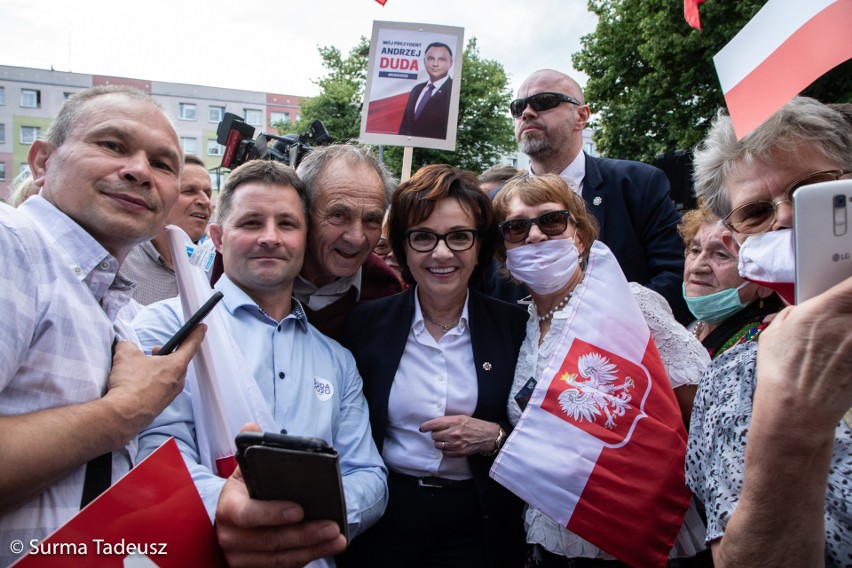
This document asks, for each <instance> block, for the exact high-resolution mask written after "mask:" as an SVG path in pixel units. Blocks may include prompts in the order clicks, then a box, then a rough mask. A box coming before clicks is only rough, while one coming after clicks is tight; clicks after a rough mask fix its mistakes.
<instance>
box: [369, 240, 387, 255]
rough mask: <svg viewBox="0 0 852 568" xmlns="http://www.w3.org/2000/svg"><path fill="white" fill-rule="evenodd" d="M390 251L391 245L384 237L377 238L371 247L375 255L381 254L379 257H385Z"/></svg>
mask: <svg viewBox="0 0 852 568" xmlns="http://www.w3.org/2000/svg"><path fill="white" fill-rule="evenodd" d="M390 251H391V245H390V243H389V242H388V241H387V239H385V238H384V237H382V238H380V239H379V242H378V243H376V246H375V248H374V249H373V252H374V253H376V254H377V255H379V256H381V257H386V256H387V255H389V254H390Z"/></svg>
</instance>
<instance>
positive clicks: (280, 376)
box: [278, 371, 284, 379]
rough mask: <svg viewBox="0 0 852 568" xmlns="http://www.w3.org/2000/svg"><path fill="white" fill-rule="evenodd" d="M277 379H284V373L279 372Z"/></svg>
mask: <svg viewBox="0 0 852 568" xmlns="http://www.w3.org/2000/svg"><path fill="white" fill-rule="evenodd" d="M278 378H279V379H283V378H284V371H279V372H278Z"/></svg>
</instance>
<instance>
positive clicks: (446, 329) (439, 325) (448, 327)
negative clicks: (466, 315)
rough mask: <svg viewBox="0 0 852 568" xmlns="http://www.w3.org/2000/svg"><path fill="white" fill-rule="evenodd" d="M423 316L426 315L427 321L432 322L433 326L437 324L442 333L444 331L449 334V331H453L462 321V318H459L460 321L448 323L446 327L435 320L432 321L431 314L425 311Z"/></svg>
mask: <svg viewBox="0 0 852 568" xmlns="http://www.w3.org/2000/svg"><path fill="white" fill-rule="evenodd" d="M423 315H424V316H426V319H427V320H429V321H431V322H432V323H433V324H435V325H437V326H438V327H440V328H441V331H442V332H443V333H447V332H448V331H450V330H451V329H453V328H454V327H456V326H457V325H458V324H459V322H460V321H461V318H459V319H457V320H456V321H454V322H453V323H448V324H446V325H444V324H442V323H440V322H437V321H435V320H433V319H432V316H430V315H429V314H427V313H426V312H425V311H424V312H423Z"/></svg>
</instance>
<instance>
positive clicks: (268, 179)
mask: <svg viewBox="0 0 852 568" xmlns="http://www.w3.org/2000/svg"><path fill="white" fill-rule="evenodd" d="M251 182H257V183H262V184H265V185H272V184H279V185H286V186H290V187H292V188H293V189H295V190H296V193H297V194H298V195H299V201H300V202H301V203H302V212H303V213H304V215H305V222H306V223H309V222H310V217H309V216H308V205H307V201H306V198H305V188H304V186H303V185H302V182H301V181H300V180H299V176H297V175H296V170H294V169H293V168H291V167H290V166H288V165H286V164H282V163H281V162H276V161H274V160H250V161H248V162H246V163H244V164H242V165H241V166H240V167H238V168H236V169H235V170H234V171H232V172H231V174H230V175H229V176H228V179H227V180H226V181H225V186H224V187H223V188H222V190H221V191H220V192H219V199H218V200H217V201H216V223H217V224H219V225H221V224H223V223H224V222H225V219H227V218H228V214H229V213H230V212H231V202H232V201H233V199H234V192H235V191H236V190H237V188H238V187H239V186H241V185H243V184H246V183H251Z"/></svg>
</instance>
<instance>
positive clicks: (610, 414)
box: [558, 352, 634, 429]
mask: <svg viewBox="0 0 852 568" xmlns="http://www.w3.org/2000/svg"><path fill="white" fill-rule="evenodd" d="M577 370H578V371H579V373H580V376H581V377H583V378H584V379H586V380H578V379H577V374H576V373H565V374H563V375H562V376H561V377H560V380H562V381H565V382H566V383H567V384H568V385H569V387H568V388H567V389H565V390H564V391H563V392H562V394H560V395H559V398H558V400H559V406H561V407H562V411H563V412H565V414H567V415H568V416H570V417H571V418H573V419H574V420H577V421H580V422H582V421H583V420H588V421H590V422H594V421H596V420H597V417H598V416H601V415H602V413H603V414H605V415H606V422H604V427H605V428H608V429H612V428H615V418H616V417H617V416H624V413H625V411H626V410H627V408H628V407H629V403H630V400H631V398H633V397H632V396H631V395H630V389H632V388H633V386H634V382H633V379H631V378H630V377H627V378H625V379H624V382H623V383H621V384H618V381H619V377H618V375H617V373H618V366H617V365H615V364H613V363H610V361H609V358H608V357H604V356H603V355H601V354H599V353H595V352H591V353H587V354H585V355H581V356H580V357H579V358H578V359H577Z"/></svg>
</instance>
